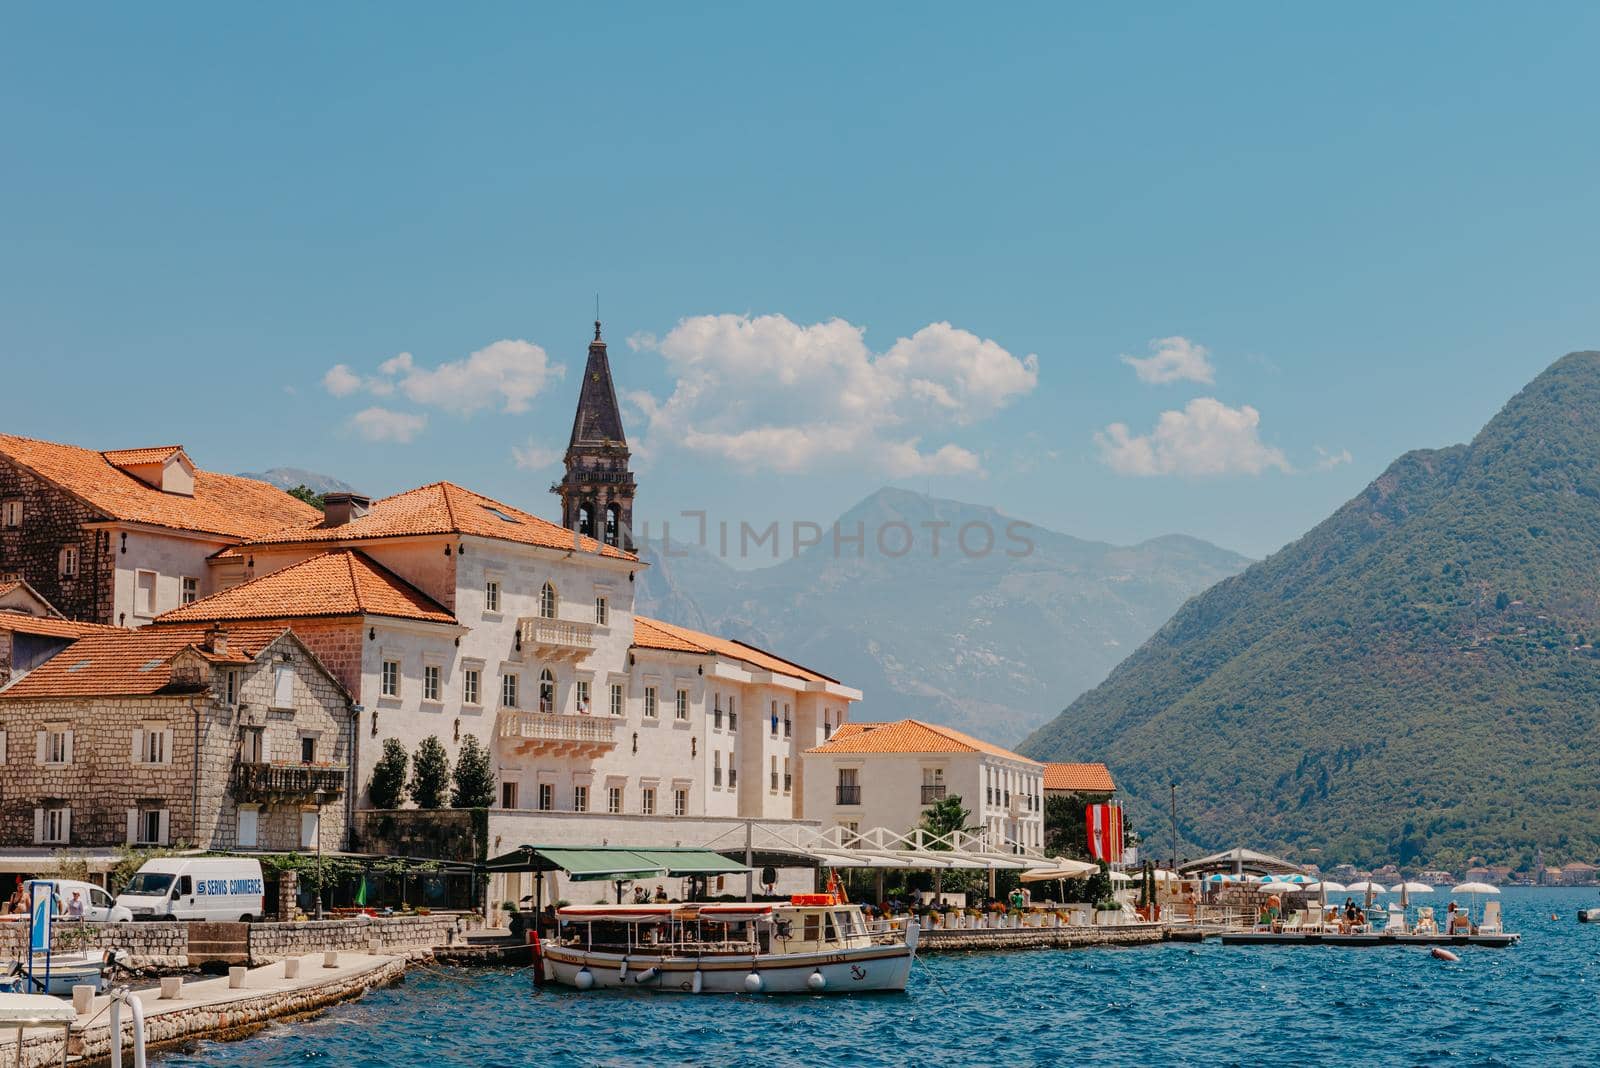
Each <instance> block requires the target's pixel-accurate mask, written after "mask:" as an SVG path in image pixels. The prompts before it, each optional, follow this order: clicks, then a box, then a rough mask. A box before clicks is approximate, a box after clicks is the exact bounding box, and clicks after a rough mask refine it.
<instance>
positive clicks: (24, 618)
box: [0, 591, 126, 638]
mask: <svg viewBox="0 0 1600 1068" xmlns="http://www.w3.org/2000/svg"><path fill="white" fill-rule="evenodd" d="M0 592H4V591H0ZM0 630H7V631H13V632H16V633H19V634H39V635H43V636H45V637H48V638H81V637H83V636H84V635H86V634H101V633H106V632H117V633H126V631H124V630H123V628H121V627H113V626H110V625H108V624H105V623H80V622H78V621H77V620H75V619H61V618H59V617H57V616H30V615H24V614H23V613H21V612H0Z"/></svg>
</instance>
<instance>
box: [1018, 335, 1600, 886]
mask: <svg viewBox="0 0 1600 1068" xmlns="http://www.w3.org/2000/svg"><path fill="white" fill-rule="evenodd" d="M1597 644H1600V353H1597V352H1578V353H1573V354H1571V355H1569V356H1566V357H1564V358H1562V359H1561V360H1559V361H1557V362H1556V363H1555V364H1554V365H1553V366H1552V367H1550V368H1549V369H1548V370H1547V371H1545V372H1544V373H1543V374H1541V375H1540V376H1539V377H1538V378H1536V379H1535V380H1534V381H1533V382H1532V383H1531V384H1529V385H1528V386H1527V387H1526V388H1525V389H1523V390H1522V392H1521V393H1519V394H1517V395H1516V396H1515V397H1513V398H1512V399H1511V401H1510V403H1508V404H1507V405H1506V406H1505V408H1504V409H1502V410H1501V411H1500V413H1499V414H1498V415H1496V416H1495V417H1494V418H1493V419H1492V420H1491V421H1490V422H1489V424H1488V425H1487V426H1485V427H1484V428H1483V430H1482V431H1480V432H1479V434H1478V436H1477V437H1476V438H1475V439H1473V441H1472V443H1471V444H1470V445H1465V446H1462V445H1457V446H1452V447H1450V448H1447V449H1438V450H1422V451H1417V452H1412V453H1407V454H1406V455H1404V456H1402V457H1400V458H1399V459H1398V460H1396V461H1395V462H1394V463H1393V464H1392V465H1391V466H1390V467H1389V469H1388V470H1387V471H1385V472H1384V473H1383V474H1382V475H1381V476H1380V477H1379V478H1378V479H1377V480H1376V481H1374V482H1373V483H1372V484H1371V485H1370V486H1368V487H1367V488H1366V490H1365V491H1364V492H1362V493H1361V494H1360V495H1359V496H1357V497H1356V498H1355V499H1354V500H1351V501H1349V502H1348V503H1346V504H1345V505H1344V506H1343V507H1342V508H1340V509H1339V510H1338V511H1337V512H1335V513H1334V514H1333V515H1332V516H1330V517H1329V518H1328V519H1327V520H1325V521H1324V522H1323V523H1321V524H1320V525H1318V526H1317V527H1316V528H1315V529H1313V530H1312V531H1311V532H1310V533H1308V534H1306V535H1305V536H1304V537H1302V538H1301V539H1300V540H1298V541H1296V542H1294V543H1293V544H1291V545H1289V546H1288V547H1286V548H1284V549H1283V550H1281V551H1279V552H1278V553H1275V554H1274V555H1272V556H1271V557H1269V558H1267V559H1266V560H1263V561H1262V562H1260V563H1258V564H1256V565H1254V566H1252V567H1251V568H1249V569H1248V570H1246V571H1245V572H1243V573H1242V574H1240V575H1237V576H1234V577H1232V578H1228V579H1224V580H1223V581H1221V582H1219V583H1218V584H1217V585H1215V586H1213V587H1212V588H1211V589H1209V590H1207V591H1206V592H1205V593H1203V594H1200V595H1199V596H1197V597H1195V598H1193V599H1192V600H1190V601H1189V602H1188V603H1187V604H1185V605H1184V607H1183V608H1181V609H1180V610H1179V611H1178V613H1177V614H1176V615H1175V616H1173V617H1172V619H1171V620H1169V621H1168V622H1167V624H1166V625H1165V626H1163V627H1162V628H1161V629H1160V630H1159V631H1157V632H1156V634H1155V636H1154V637H1152V638H1151V639H1150V640H1149V641H1148V642H1146V643H1145V644H1144V645H1143V646H1141V647H1140V648H1139V649H1138V651H1136V652H1135V653H1134V654H1133V655H1132V656H1130V657H1128V659H1127V660H1125V661H1123V662H1122V663H1121V664H1120V665H1119V666H1118V667H1117V668H1116V669H1115V670H1114V671H1113V672H1112V673H1111V675H1110V677H1109V678H1108V679H1107V680H1106V681H1105V682H1104V683H1103V684H1101V685H1100V686H1099V687H1097V688H1095V689H1094V690H1091V691H1089V692H1088V693H1086V694H1084V695H1083V696H1082V697H1080V698H1078V699H1077V700H1076V701H1074V702H1073V703H1072V705H1071V706H1070V707H1068V708H1067V709H1066V711H1064V712H1062V713H1061V715H1060V716H1059V717H1058V718H1056V719H1055V720H1054V721H1052V722H1051V723H1050V724H1049V725H1047V726H1045V727H1043V728H1041V729H1040V730H1039V731H1037V732H1036V733H1035V734H1034V735H1033V736H1032V737H1031V738H1029V739H1028V741H1027V742H1026V743H1025V744H1024V746H1023V751H1024V752H1026V753H1028V754H1030V755H1032V756H1034V757H1037V758H1041V759H1062V760H1075V759H1094V760H1102V759H1103V760H1105V761H1107V762H1108V763H1109V764H1110V765H1111V767H1112V768H1113V770H1114V771H1115V773H1116V776H1117V781H1118V783H1119V784H1121V785H1122V786H1123V788H1124V790H1125V792H1126V793H1127V794H1128V795H1129V799H1130V803H1131V806H1132V816H1133V819H1134V822H1136V823H1137V824H1138V825H1139V826H1140V827H1141V828H1142V829H1143V830H1144V832H1145V837H1146V839H1147V841H1149V842H1150V843H1151V845H1152V846H1154V847H1155V849H1156V850H1157V851H1158V852H1163V853H1164V852H1165V850H1166V848H1167V845H1166V843H1168V842H1169V835H1168V832H1167V826H1168V821H1167V804H1166V802H1167V796H1168V795H1167V784H1168V783H1169V782H1170V781H1173V780H1176V781H1177V782H1178V783H1179V795H1178V796H1179V812H1178V824H1179V826H1178V831H1179V837H1180V839H1182V840H1183V842H1184V844H1185V847H1186V848H1187V849H1189V850H1191V851H1192V850H1193V849H1194V848H1196V847H1202V846H1203V847H1210V846H1216V847H1223V846H1231V845H1234V844H1238V843H1243V844H1248V845H1255V846H1265V847H1269V848H1274V849H1284V850H1287V851H1289V852H1290V853H1291V854H1292V855H1294V856H1297V857H1299V858H1300V859H1302V860H1324V861H1341V860H1348V861H1352V862H1355V863H1363V862H1369V861H1379V860H1389V859H1393V860H1398V861H1401V862H1412V863H1415V862H1418V861H1426V862H1428V863H1430V864H1439V865H1441V866H1454V865H1458V864H1460V863H1461V862H1462V861H1463V860H1465V859H1466V858H1468V857H1471V856H1473V855H1481V856H1483V857H1485V858H1487V859H1489V860H1490V861H1491V862H1493V861H1504V862H1508V863H1515V862H1517V861H1518V860H1526V859H1527V858H1528V857H1529V856H1531V854H1532V852H1533V850H1534V848H1535V847H1537V846H1542V847H1543V849H1544V853H1545V857H1546V859H1547V860H1557V859H1563V858H1566V859H1582V860H1586V861H1591V862H1592V861H1594V860H1595V859H1596V858H1597V856H1600V737H1597V735H1596V724H1597V721H1600V650H1597V649H1596V645H1597Z"/></svg>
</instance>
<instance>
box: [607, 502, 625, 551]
mask: <svg viewBox="0 0 1600 1068" xmlns="http://www.w3.org/2000/svg"><path fill="white" fill-rule="evenodd" d="M621 531H622V511H621V509H619V508H618V507H617V506H616V505H614V504H608V505H606V539H605V540H606V544H607V545H616V544H619V543H620V541H621V540H622V535H621Z"/></svg>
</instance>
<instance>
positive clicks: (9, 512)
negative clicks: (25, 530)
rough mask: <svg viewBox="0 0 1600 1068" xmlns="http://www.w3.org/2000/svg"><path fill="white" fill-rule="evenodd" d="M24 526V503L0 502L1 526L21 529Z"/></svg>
mask: <svg viewBox="0 0 1600 1068" xmlns="http://www.w3.org/2000/svg"><path fill="white" fill-rule="evenodd" d="M21 525H22V502H21V501H4V502H0V526H4V527H12V528H16V527H20V526H21Z"/></svg>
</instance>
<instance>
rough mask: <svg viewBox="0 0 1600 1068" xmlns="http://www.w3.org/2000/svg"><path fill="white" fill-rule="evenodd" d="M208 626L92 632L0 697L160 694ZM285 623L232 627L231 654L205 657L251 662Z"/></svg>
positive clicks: (225, 661)
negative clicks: (181, 657) (185, 652)
mask: <svg viewBox="0 0 1600 1068" xmlns="http://www.w3.org/2000/svg"><path fill="white" fill-rule="evenodd" d="M207 629H208V628H206V627H141V628H139V629H138V630H127V631H117V632H116V633H98V634H90V635H88V636H86V637H83V638H79V639H78V640H77V641H75V642H73V643H72V644H71V645H69V646H67V647H66V648H65V649H63V650H62V651H61V652H59V653H57V654H56V655H55V656H54V657H52V658H50V659H49V660H47V661H45V662H44V663H43V664H41V665H39V666H38V667H37V668H35V669H33V671H31V672H29V673H28V674H27V675H24V676H23V677H22V678H21V679H20V680H18V681H17V682H14V683H12V684H11V685H10V686H8V687H6V688H5V689H4V690H0V700H12V701H14V700H22V699H28V698H47V697H111V696H142V695H147V694H154V693H160V692H161V691H162V690H163V689H165V688H166V687H167V685H168V684H169V683H170V682H171V681H172V659H173V657H175V656H177V655H178V654H179V653H180V652H182V651H183V650H185V649H187V648H189V647H190V646H195V647H199V646H201V645H203V643H204V642H205V641H206V633H207ZM287 629H288V628H287V627H284V626H283V625H282V624H276V625H273V624H266V625H257V626H254V627H250V626H244V627H230V628H228V630H227V632H226V633H227V637H228V647H229V648H228V653H227V654H226V655H221V656H219V655H216V654H210V655H207V656H206V659H208V660H212V661H220V662H223V663H240V664H242V663H249V662H250V661H251V660H253V659H254V658H255V657H256V656H257V655H259V654H260V652H261V650H262V649H264V648H266V647H267V646H268V645H270V644H272V642H273V641H275V640H276V639H277V638H278V636H279V635H281V634H283V633H284V631H285V630H287Z"/></svg>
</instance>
